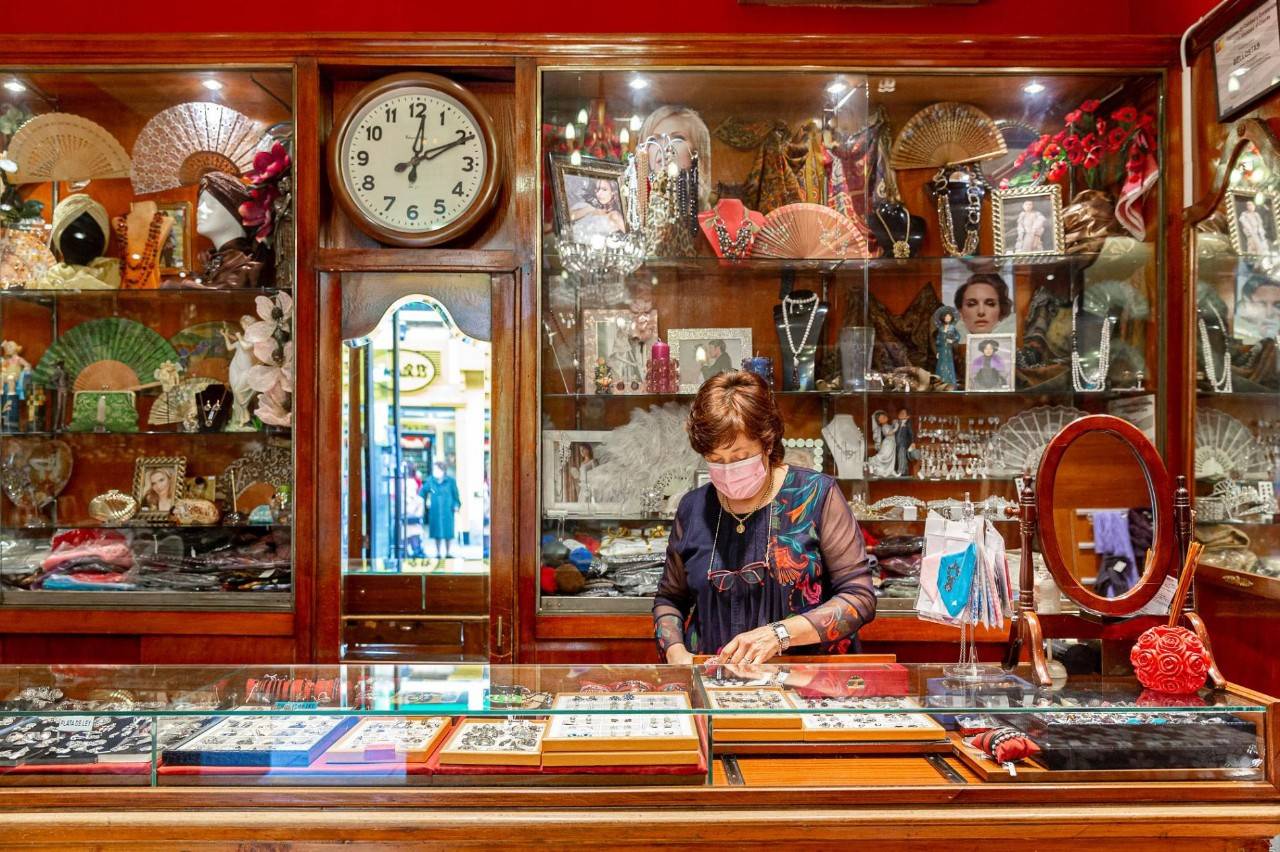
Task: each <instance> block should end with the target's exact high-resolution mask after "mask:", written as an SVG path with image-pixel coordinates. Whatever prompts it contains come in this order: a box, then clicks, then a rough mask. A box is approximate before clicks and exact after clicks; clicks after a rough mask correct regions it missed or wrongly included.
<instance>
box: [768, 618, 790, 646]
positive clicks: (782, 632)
mask: <svg viewBox="0 0 1280 852" xmlns="http://www.w3.org/2000/svg"><path fill="white" fill-rule="evenodd" d="M769 629H770V630H772V631H773V635H775V636H777V637H778V650H779V651H785V650H787V649H788V648H790V647H791V634H790V633H788V632H787V626H786V625H785V624H783V623H782V622H781V621H775V622H773V623H772V624H770V625H769Z"/></svg>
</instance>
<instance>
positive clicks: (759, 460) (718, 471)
mask: <svg viewBox="0 0 1280 852" xmlns="http://www.w3.org/2000/svg"><path fill="white" fill-rule="evenodd" d="M707 470H708V471H709V472H710V474H711V484H712V485H714V486H715V487H716V490H717V491H719V492H720V493H721V494H723V495H724V496H726V497H728V498H729V499H730V500H745V499H747V498H748V497H753V496H755V495H756V494H759V493H760V487H761V486H762V485H764V480H765V477H767V476H768V475H769V471H768V469H767V468H766V467H765V466H764V456H752V457H751V458H749V459H743V460H742V461H736V462H730V463H729V464H716V463H715V462H707Z"/></svg>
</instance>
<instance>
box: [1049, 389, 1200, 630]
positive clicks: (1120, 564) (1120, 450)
mask: <svg viewBox="0 0 1280 852" xmlns="http://www.w3.org/2000/svg"><path fill="white" fill-rule="evenodd" d="M1036 503H1037V512H1036V514H1037V517H1038V520H1039V533H1040V550H1041V553H1042V554H1043V555H1044V559H1045V563H1046V565H1047V566H1048V569H1049V572H1050V573H1051V574H1052V575H1053V579H1054V580H1055V581H1056V582H1057V584H1058V588H1059V589H1061V590H1062V592H1063V593H1064V594H1065V595H1066V596H1067V597H1068V598H1070V599H1071V600H1072V601H1073V602H1075V603H1076V604H1078V605H1079V606H1080V607H1082V608H1083V609H1085V610H1088V611H1090V612H1093V613H1097V614H1100V615H1106V616H1113V617H1124V616H1132V615H1136V614H1138V612H1139V611H1140V610H1141V609H1142V608H1143V607H1144V606H1146V605H1147V604H1148V603H1150V602H1151V600H1152V598H1154V597H1155V596H1156V593H1157V592H1159V590H1160V586H1161V584H1162V583H1163V582H1164V579H1165V577H1166V576H1168V575H1169V574H1170V573H1171V570H1172V566H1173V562H1174V560H1175V558H1176V554H1175V537H1174V529H1173V527H1174V525H1173V488H1172V484H1171V481H1170V478H1169V472H1168V470H1167V469H1166V468H1165V466H1164V462H1163V461H1162V460H1161V459H1160V454H1159V453H1158V452H1157V451H1156V448H1155V446H1153V445H1152V443H1151V441H1149V440H1148V439H1147V436H1146V435H1144V434H1143V433H1142V431H1141V430H1140V429H1138V428H1137V427H1136V426H1134V425H1133V424H1131V423H1129V422H1128V421H1127V420H1122V419H1120V418H1118V417H1113V416H1111V415H1106V414H1095V415H1090V416H1088V417H1082V418H1080V419H1079V420H1075V421H1073V422H1071V423H1069V424H1067V425H1066V426H1065V427H1063V429H1062V430H1061V431H1060V432H1058V434H1057V435H1055V436H1054V438H1053V440H1051V441H1050V442H1049V444H1048V446H1047V447H1046V448H1045V451H1044V455H1043V456H1042V457H1041V459H1040V467H1039V471H1038V473H1037V474H1036Z"/></svg>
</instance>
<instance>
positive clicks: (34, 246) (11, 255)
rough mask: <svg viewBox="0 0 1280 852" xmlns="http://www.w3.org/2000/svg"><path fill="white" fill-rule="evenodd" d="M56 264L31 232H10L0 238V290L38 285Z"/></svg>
mask: <svg viewBox="0 0 1280 852" xmlns="http://www.w3.org/2000/svg"><path fill="white" fill-rule="evenodd" d="M57 262H58V261H57V260H56V259H55V258H54V256H53V252H51V251H49V248H48V246H46V245H45V243H44V240H43V239H41V234H38V233H37V232H35V231H23V230H18V229H16V228H11V229H9V230H8V231H5V232H4V233H3V234H0V288H3V287H12V286H14V285H18V286H23V287H25V286H28V285H30V284H32V283H33V282H36V281H41V280H43V279H44V276H45V274H46V273H47V272H48V271H49V270H50V269H51V268H52V267H53V265H54V264H56V263H57Z"/></svg>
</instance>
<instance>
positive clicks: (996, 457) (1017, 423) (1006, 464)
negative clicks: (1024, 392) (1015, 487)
mask: <svg viewBox="0 0 1280 852" xmlns="http://www.w3.org/2000/svg"><path fill="white" fill-rule="evenodd" d="M1087 413H1088V412H1085V411H1081V410H1080V409H1078V408H1072V407H1071V406H1067V405H1041V406H1038V407H1036V408H1028V409H1027V410H1026V411H1022V412H1019V413H1018V414H1015V415H1014V416H1013V417H1010V418H1009V419H1008V420H1006V421H1005V422H1004V423H1003V424H1002V425H1001V426H1000V428H999V429H997V430H996V433H995V434H994V435H992V436H991V441H990V443H989V444H988V447H989V450H990V452H989V458H990V459H991V461H990V469H991V472H992V473H995V474H1000V475H1006V476H1018V475H1021V474H1031V473H1035V472H1036V468H1037V467H1038V466H1039V465H1040V456H1042V455H1044V449H1045V447H1047V446H1048V445H1049V442H1050V441H1051V440H1053V436H1054V435H1056V434H1058V432H1059V431H1061V429H1062V427H1063V426H1066V425H1067V424H1068V423H1070V422H1071V421H1072V420H1079V419H1080V418H1081V417H1084V416H1085V415H1086V414H1087Z"/></svg>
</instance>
